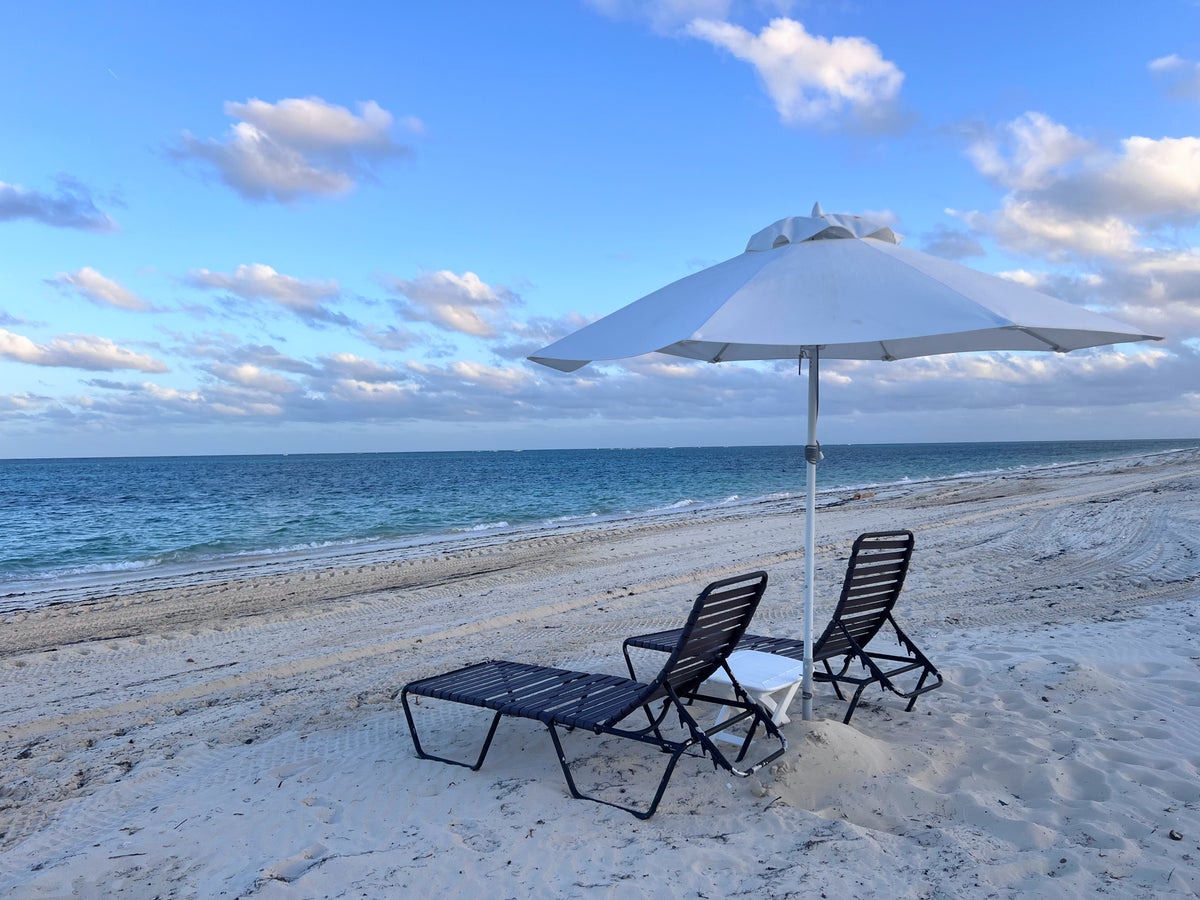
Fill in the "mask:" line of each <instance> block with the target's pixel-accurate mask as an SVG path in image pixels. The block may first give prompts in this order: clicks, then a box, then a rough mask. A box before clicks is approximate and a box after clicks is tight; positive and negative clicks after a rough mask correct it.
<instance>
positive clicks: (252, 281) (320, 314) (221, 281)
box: [187, 263, 349, 324]
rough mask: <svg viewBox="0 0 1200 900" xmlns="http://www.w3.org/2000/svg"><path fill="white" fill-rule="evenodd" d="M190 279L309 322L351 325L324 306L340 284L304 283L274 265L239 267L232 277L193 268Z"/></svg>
mask: <svg viewBox="0 0 1200 900" xmlns="http://www.w3.org/2000/svg"><path fill="white" fill-rule="evenodd" d="M187 280H188V282H189V283H190V284H192V285H194V286H196V287H201V288H208V289H215V290H222V291H229V292H230V293H231V294H234V295H235V296H238V297H241V298H242V299H245V300H267V301H270V302H271V303H275V304H277V305H279V306H282V307H283V308H284V309H287V310H290V311H291V312H293V313H295V314H296V315H298V316H300V317H301V318H302V319H306V320H309V321H327V322H338V323H340V324H349V319H347V318H346V317H345V316H344V315H342V314H340V313H336V312H333V311H332V310H330V309H329V308H328V307H326V305H325V303H324V301H326V300H332V299H335V298H336V297H337V296H338V295H339V293H340V289H339V287H338V283H337V282H336V281H334V280H332V279H330V280H328V281H305V280H303V279H300V278H293V277H292V276H291V275H284V274H282V273H280V272H277V271H275V269H273V268H272V267H271V266H268V265H264V264H262V263H252V264H250V265H240V266H238V267H237V268H236V269H234V270H233V272H232V273H231V274H226V273H224V272H211V271H209V270H208V269H193V270H192V271H191V272H189V273H188V278H187Z"/></svg>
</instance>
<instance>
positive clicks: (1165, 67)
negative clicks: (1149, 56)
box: [1147, 53, 1200, 100]
mask: <svg viewBox="0 0 1200 900" xmlns="http://www.w3.org/2000/svg"><path fill="white" fill-rule="evenodd" d="M1147 68H1148V69H1150V71H1151V72H1153V73H1154V74H1155V75H1158V76H1161V77H1162V78H1164V79H1165V80H1166V81H1167V93H1168V94H1170V95H1171V96H1173V97H1179V98H1181V99H1184V100H1200V63H1198V62H1193V61H1192V60H1190V59H1183V58H1181V57H1179V56H1177V55H1175V54H1174V53H1172V54H1171V55H1170V56H1162V57H1159V58H1158V59H1155V60H1152V61H1151V62H1150V64H1149V65H1148V66H1147Z"/></svg>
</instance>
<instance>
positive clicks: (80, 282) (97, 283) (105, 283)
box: [49, 266, 151, 311]
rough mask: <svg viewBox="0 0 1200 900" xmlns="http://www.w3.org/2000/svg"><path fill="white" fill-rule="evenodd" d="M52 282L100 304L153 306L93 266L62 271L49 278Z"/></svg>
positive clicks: (137, 307)
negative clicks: (69, 271)
mask: <svg viewBox="0 0 1200 900" xmlns="http://www.w3.org/2000/svg"><path fill="white" fill-rule="evenodd" d="M49 283H50V284H54V285H58V286H59V287H64V288H71V289H73V290H74V291H75V292H76V293H77V294H79V296H81V297H83V298H84V299H85V300H90V301H91V302H92V303H95V304H97V305H99V306H115V307H117V308H118V309H132V310H138V311H141V310H147V309H150V308H151V306H150V304H149V303H147V302H146V301H145V300H143V299H142V298H141V297H139V296H138V295H137V294H135V293H133V291H131V290H129V289H128V288H125V287H122V286H121V285H120V284H117V282H115V281H113V280H112V279H111V278H105V277H104V276H103V275H101V274H100V273H99V272H97V271H96V270H95V269H93V268H92V267H91V266H84V267H83V268H82V269H80V270H79V271H78V272H73V273H67V272H60V273H59V274H58V275H56V276H54V278H52V279H49Z"/></svg>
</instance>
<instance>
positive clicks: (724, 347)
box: [709, 344, 729, 363]
mask: <svg viewBox="0 0 1200 900" xmlns="http://www.w3.org/2000/svg"><path fill="white" fill-rule="evenodd" d="M728 349H729V344H722V345H721V349H720V350H718V351H717V352H716V355H715V356H713V358H712V359H710V360H709V362H710V363H719V362H720V361H721V357H722V356H724V355H725V351H726V350H728Z"/></svg>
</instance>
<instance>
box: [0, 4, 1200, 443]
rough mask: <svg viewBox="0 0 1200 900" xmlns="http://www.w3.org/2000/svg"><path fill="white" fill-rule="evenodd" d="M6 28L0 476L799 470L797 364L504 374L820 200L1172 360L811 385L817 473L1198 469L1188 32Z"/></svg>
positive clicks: (339, 21) (772, 15) (1147, 14)
mask: <svg viewBox="0 0 1200 900" xmlns="http://www.w3.org/2000/svg"><path fill="white" fill-rule="evenodd" d="M5 24H6V29H5V30H6V38H5V41H4V43H5V52H4V53H3V54H0V80H2V81H3V83H4V84H6V85H8V86H9V87H8V89H7V90H5V91H4V92H3V93H2V94H0V122H3V123H4V124H3V127H4V140H2V141H0V457H33V456H91V455H137V454H176V453H274V452H327V451H375V450H425V449H435V450H440V449H491V448H536V447H594V446H631V445H676V444H760V443H763V444H765V443H799V442H801V440H802V430H803V418H804V402H805V395H804V389H803V380H802V379H799V378H798V377H797V374H796V364H795V363H786V362H781V363H779V364H756V365H738V364H729V365H721V366H708V365H704V364H700V363H697V364H694V365H693V364H681V363H678V362H677V361H667V360H666V359H665V358H661V357H660V358H653V357H647V358H642V359H638V360H632V361H629V362H627V363H623V364H613V365H604V366H589V367H587V368H585V369H583V370H580V371H579V372H577V373H575V374H573V375H563V374H561V373H557V372H554V371H551V370H548V369H543V368H541V367H538V366H535V365H533V364H531V363H528V362H526V361H525V359H524V357H525V356H526V355H527V354H528V353H530V352H533V351H534V350H536V349H538V348H540V347H541V346H543V345H544V344H547V343H549V342H550V341H552V340H554V339H556V338H558V337H561V336H562V335H564V334H566V333H567V332H569V331H570V330H572V329H573V328H576V327H578V326H580V325H582V324H584V323H585V322H587V321H589V320H591V319H593V318H595V317H597V316H599V315H602V314H604V313H607V312H610V311H612V310H614V309H616V308H617V307H619V306H622V305H624V304H626V303H628V302H630V301H632V300H634V299H636V298H638V297H640V296H642V295H644V294H647V293H649V292H650V291H652V290H655V289H656V288H658V287H660V286H662V285H664V284H666V283H668V282H671V281H674V280H675V279H677V278H680V277H682V276H684V275H687V274H690V273H691V272H694V271H696V270H697V269H698V268H701V267H703V266H705V265H708V264H711V263H714V262H718V261H720V260H722V259H726V258H728V257H730V256H734V255H736V254H737V253H739V252H741V251H742V249H743V248H744V246H745V241H746V239H747V238H748V237H749V236H750V235H751V234H752V233H754V232H756V231H758V230H759V229H761V228H763V227H764V226H766V225H768V224H770V223H771V222H773V221H775V220H777V219H780V218H783V217H785V216H788V215H806V214H807V213H808V211H809V210H810V208H811V207H812V204H813V203H814V201H819V202H820V203H821V204H822V205H823V207H824V208H825V209H826V210H828V211H830V212H848V213H855V214H862V215H872V216H875V217H878V218H880V219H883V220H885V221H887V222H888V223H889V224H891V225H892V227H893V228H895V230H897V231H898V232H899V233H901V234H902V235H903V236H904V242H905V244H906V245H908V246H911V247H915V248H917V249H920V250H924V251H926V252H931V253H936V254H938V255H941V256H945V257H947V258H950V259H954V260H956V261H959V262H962V263H963V264H965V265H970V266H973V267H975V268H979V269H981V270H984V271H988V272H993V273H998V274H1003V275H1005V276H1006V277H1011V278H1016V279H1018V280H1020V281H1022V282H1024V283H1027V284H1031V285H1034V286H1036V287H1039V288H1040V289H1042V290H1044V291H1046V292H1048V293H1051V294H1054V295H1056V296H1059V297H1061V298H1063V299H1066V300H1069V301H1071V302H1075V303H1079V304H1082V305H1086V306H1088V307H1090V308H1093V309H1096V310H1099V311H1103V312H1105V313H1107V314H1109V315H1111V316H1114V317H1116V318H1120V319H1123V320H1125V321H1127V322H1129V323H1130V324H1132V325H1134V326H1136V327H1137V328H1138V329H1142V330H1145V331H1148V332H1150V333H1155V334H1163V335H1166V336H1167V340H1166V341H1164V342H1162V343H1159V344H1154V345H1127V346H1124V347H1116V348H1104V349H1097V350H1093V351H1080V352H1077V353H1072V354H1070V355H1067V356H1049V355H1047V356H1043V355H1029V354H1025V355H1023V354H1003V353H996V354H982V355H979V354H976V355H970V356H966V355H962V356H946V357H937V358H931V359H925V360H909V361H903V362H895V363H887V364H883V363H851V362H843V363H836V362H829V363H828V364H827V365H826V366H825V367H824V368H823V384H822V410H821V414H822V426H821V434H822V439H823V440H824V441H825V442H827V443H838V442H880V441H914V440H915V441H921V440H993V439H998V440H1003V439H1047V440H1056V439H1074V438H1121V437H1194V436H1198V435H1200V388H1198V386H1200V251H1197V249H1196V248H1197V246H1200V229H1198V228H1197V224H1198V222H1200V4H1197V3H1196V2H1191V0H1163V2H1161V3H1154V4H1141V5H1138V6H1136V7H1131V6H1129V5H1128V4H1116V3H1100V4H1097V3H1094V2H1091V3H1083V2H1056V3H1034V2H1009V3H1004V4H983V3H972V4H948V3H932V2H914V3H906V4H896V3H885V2H878V3H876V2H861V3H850V2H847V3H804V2H785V0H775V2H771V0H762V2H754V0H746V2H737V0H663V2H639V3H635V2H632V0H581V2H568V0H559V2H549V0H547V2H534V0H531V2H519V3H493V2H455V3H441V4H390V5H385V4H377V3H355V2H348V3H342V4H337V5H324V4H306V3H299V4H297V3H269V2H262V3H248V4H247V3H239V4H233V3H221V2H216V3H207V4H190V5H181V4H162V3H153V2H93V3H86V4H80V3H65V2H52V0H47V2H42V3H38V4H11V5H9V6H8V7H7V10H6V14H5ZM665 362H666V363H668V364H664V363H665Z"/></svg>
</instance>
